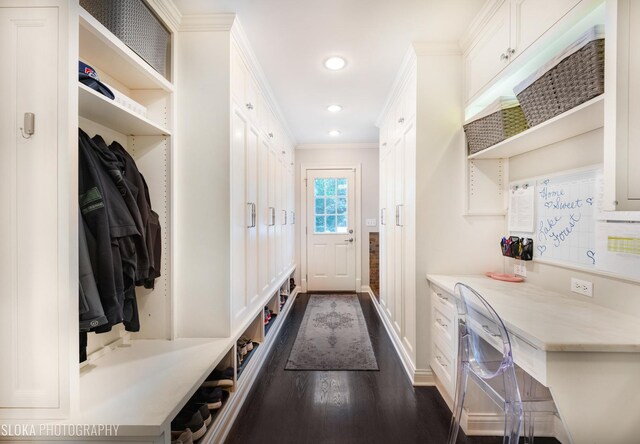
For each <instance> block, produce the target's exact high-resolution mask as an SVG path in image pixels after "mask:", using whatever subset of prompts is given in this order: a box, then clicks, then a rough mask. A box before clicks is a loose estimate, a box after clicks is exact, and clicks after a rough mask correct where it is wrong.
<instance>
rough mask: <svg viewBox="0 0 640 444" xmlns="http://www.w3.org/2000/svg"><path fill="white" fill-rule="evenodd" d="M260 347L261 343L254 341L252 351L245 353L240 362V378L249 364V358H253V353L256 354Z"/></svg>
mask: <svg viewBox="0 0 640 444" xmlns="http://www.w3.org/2000/svg"><path fill="white" fill-rule="evenodd" d="M259 347H260V344H259V343H258V344H256V343H255V342H254V344H253V349H252V350H251V351H250V352H248V353H247V354H246V355H244V358H243V360H242V364H240V366H239V367H238V379H240V376H241V375H242V373H243V372H244V370H245V369H246V368H247V365H249V360H250V359H251V358H253V355H254V354H255V352H256V351H257V350H258V348H259Z"/></svg>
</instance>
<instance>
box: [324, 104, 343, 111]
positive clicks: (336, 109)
mask: <svg viewBox="0 0 640 444" xmlns="http://www.w3.org/2000/svg"><path fill="white" fill-rule="evenodd" d="M327 110H329V112H332V113H337V112H339V111H342V107H341V106H340V105H329V106H327Z"/></svg>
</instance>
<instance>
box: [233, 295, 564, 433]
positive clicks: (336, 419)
mask: <svg viewBox="0 0 640 444" xmlns="http://www.w3.org/2000/svg"><path fill="white" fill-rule="evenodd" d="M359 299H360V305H361V306H362V311H363V312H364V316H365V318H366V320H367V327H368V329H369V335H370V337H371V342H372V344H373V349H374V352H375V355H376V359H377V360H378V365H379V367H380V371H360V372H358V371H291V370H285V369H284V367H285V364H286V362H287V359H288V358H289V353H290V351H291V347H292V346H293V343H294V341H295V338H296V335H297V333H298V328H299V326H300V323H301V322H302V317H303V315H304V311H305V308H306V306H307V302H308V300H309V296H308V295H306V294H301V295H298V297H297V299H296V301H295V302H294V306H293V307H292V311H291V313H290V316H289V317H288V319H287V320H286V324H285V325H283V328H282V330H281V331H280V336H279V337H278V338H276V343H275V344H274V347H273V348H272V349H271V353H270V356H268V357H267V361H266V362H265V364H264V367H263V368H262V370H261V372H260V374H259V376H258V379H257V381H256V384H255V385H254V387H253V389H252V391H251V393H250V394H249V396H248V398H247V400H246V402H245V404H244V406H243V408H242V411H241V413H240V415H239V417H238V419H237V420H236V423H235V424H234V426H233V429H232V430H231V432H230V433H229V436H228V437H227V441H226V443H227V444H235V443H237V444H254V443H256V444H259V443H264V444H267V443H269V444H271V443H278V444H287V443H291V444H333V443H336V444H337V443H340V444H342V443H348V444H351V443H353V444H357V443H362V444H365V443H366V444H375V443H385V444H389V443H391V444H404V443H420V444H424V443H433V444H444V443H446V440H447V434H448V431H449V421H450V418H451V413H450V411H449V408H448V407H447V405H446V403H445V402H444V400H443V399H442V397H441V396H440V394H439V393H438V391H437V389H436V388H435V387H413V386H412V385H411V384H410V383H409V380H408V378H407V376H406V374H405V373H404V370H403V369H402V367H401V364H400V361H399V358H398V356H397V355H396V352H395V350H394V348H393V345H392V343H391V341H390V339H389V337H388V336H387V333H386V331H385V330H384V326H383V325H382V324H381V322H380V320H379V319H378V316H377V314H376V312H375V307H374V306H373V303H372V302H371V300H370V298H369V296H368V295H367V294H360V295H359ZM494 443H495V444H499V443H502V438H494V437H469V438H468V437H465V436H464V435H463V433H462V432H460V436H459V438H458V444H494ZM552 443H558V441H556V440H555V439H545V438H539V439H538V438H537V439H536V444H552Z"/></svg>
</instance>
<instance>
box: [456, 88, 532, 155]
mask: <svg viewBox="0 0 640 444" xmlns="http://www.w3.org/2000/svg"><path fill="white" fill-rule="evenodd" d="M487 110H489V112H487ZM494 110H495V111H494ZM527 128H528V126H527V121H526V119H525V117H524V114H523V112H522V109H521V108H520V106H519V105H517V104H514V103H509V102H506V101H504V100H503V99H500V100H498V101H497V102H494V103H493V104H492V105H491V106H489V107H487V109H486V110H485V111H483V112H482V113H481V117H480V118H476V119H475V120H473V121H471V122H469V123H467V124H465V125H464V132H465V134H466V136H467V147H468V149H469V154H474V153H477V152H478V151H482V150H484V149H486V148H489V147H490V146H492V145H495V144H496V143H499V142H502V141H503V140H505V139H508V138H509V137H512V136H515V135H516V134H518V133H521V132H522V131H524V130H526V129H527Z"/></svg>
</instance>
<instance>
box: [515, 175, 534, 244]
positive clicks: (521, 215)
mask: <svg viewBox="0 0 640 444" xmlns="http://www.w3.org/2000/svg"><path fill="white" fill-rule="evenodd" d="M534 202H535V190H534V187H533V185H532V186H529V185H528V184H526V185H518V186H516V187H512V188H511V189H510V190H509V231H519V232H524V233H533V231H534V227H535V224H534V222H535V221H534Z"/></svg>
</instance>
